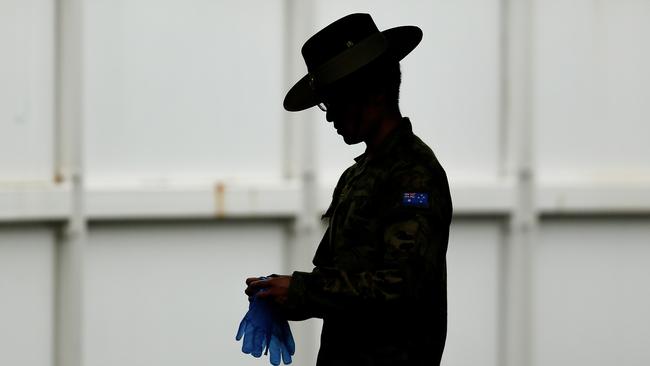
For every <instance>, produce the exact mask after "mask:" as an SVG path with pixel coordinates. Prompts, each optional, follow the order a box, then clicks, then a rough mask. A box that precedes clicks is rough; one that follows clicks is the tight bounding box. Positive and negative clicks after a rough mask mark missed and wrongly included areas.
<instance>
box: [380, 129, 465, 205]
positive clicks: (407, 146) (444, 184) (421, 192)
mask: <svg viewBox="0 0 650 366" xmlns="http://www.w3.org/2000/svg"><path fill="white" fill-rule="evenodd" d="M392 160H393V161H392V162H391V164H390V167H389V169H388V171H387V173H388V174H387V175H388V176H387V184H386V185H385V186H384V187H385V189H386V190H387V191H389V192H392V194H391V195H392V196H394V197H396V198H397V199H398V200H399V201H400V202H402V201H404V200H405V199H406V198H408V197H416V198H417V197H422V198H423V199H424V198H426V200H427V201H428V203H429V205H428V206H429V209H430V210H432V211H433V212H435V213H436V214H437V215H438V216H441V217H445V218H448V217H450V216H451V211H452V204H451V194H450V192H449V182H448V180H447V174H446V172H445V170H444V169H443V167H442V165H441V164H440V162H439V161H438V159H437V157H436V155H435V154H434V152H433V151H432V150H431V148H430V147H429V146H428V145H427V144H426V143H424V142H423V141H422V140H421V139H420V138H419V137H417V136H416V135H412V137H411V138H410V139H409V141H407V142H406V143H404V144H403V145H401V146H400V148H399V149H397V151H396V153H395V154H394V155H393V157H392Z"/></svg>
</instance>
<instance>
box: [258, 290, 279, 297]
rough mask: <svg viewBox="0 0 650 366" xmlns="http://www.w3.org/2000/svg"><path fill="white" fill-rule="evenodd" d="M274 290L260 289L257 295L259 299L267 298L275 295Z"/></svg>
mask: <svg viewBox="0 0 650 366" xmlns="http://www.w3.org/2000/svg"><path fill="white" fill-rule="evenodd" d="M273 294H274V293H273V290H268V291H260V292H258V293H257V294H256V295H255V297H256V298H258V299H266V298H269V297H273Z"/></svg>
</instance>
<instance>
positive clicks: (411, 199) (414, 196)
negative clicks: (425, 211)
mask: <svg viewBox="0 0 650 366" xmlns="http://www.w3.org/2000/svg"><path fill="white" fill-rule="evenodd" d="M402 205H404V206H408V207H424V208H428V207H429V194H428V193H416V192H409V193H403V194H402Z"/></svg>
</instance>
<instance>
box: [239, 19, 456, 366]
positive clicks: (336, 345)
mask: <svg viewBox="0 0 650 366" xmlns="http://www.w3.org/2000/svg"><path fill="white" fill-rule="evenodd" d="M421 38H422V32H421V30H420V29H419V28H418V27H415V26H403V27H397V28H392V29H388V30H385V31H383V32H380V31H379V30H378V29H377V27H376V26H375V24H374V22H373V20H372V18H371V17H370V15H368V14H352V15H349V16H346V17H344V18H342V19H339V20H338V21H336V22H334V23H332V24H330V25H329V26H327V27H326V28H324V29H323V30H321V31H320V32H318V33H316V34H315V35H314V36H313V37H311V38H310V39H309V40H308V41H307V42H306V43H305V45H304V46H303V48H302V54H303V56H304V58H305V62H306V64H307V68H308V70H309V73H308V74H307V75H306V76H305V77H303V78H302V79H301V80H300V81H298V83H296V85H294V86H293V87H292V88H291V90H290V91H289V92H288V93H287V95H286V98H285V100H284V108H285V109H287V110H288V111H300V110H304V109H306V108H309V107H313V106H316V105H318V106H319V107H320V108H321V109H322V110H323V111H325V112H327V120H328V121H329V122H334V127H335V128H336V130H337V132H338V133H339V134H340V135H341V136H343V139H344V141H345V142H346V143H347V144H350V145H351V144H357V143H359V142H364V143H365V144H366V150H365V152H364V153H363V154H362V155H361V156H359V157H357V158H355V161H356V163H355V164H354V165H352V166H351V167H349V168H348V169H346V170H345V172H343V174H342V175H341V178H340V179H339V181H338V184H337V185H336V188H335V189H334V195H333V197H332V203H331V204H330V206H329V208H328V209H327V211H326V212H325V214H324V215H323V217H324V218H327V219H328V220H329V227H328V228H327V231H326V232H325V235H324V236H323V239H322V240H321V242H320V245H319V247H318V249H317V251H316V255H315V257H314V260H313V263H314V265H315V268H314V269H313V271H312V272H308V273H307V272H294V273H293V274H292V275H291V276H275V277H273V278H271V279H268V280H265V281H260V280H258V278H249V279H247V280H246V283H247V284H248V288H247V289H246V292H247V293H248V294H254V293H255V292H256V291H257V290H259V289H260V288H265V289H266V291H264V292H259V293H258V296H259V297H265V298H267V299H271V300H272V301H273V303H274V304H276V305H277V306H278V308H279V309H280V310H281V311H282V312H283V313H284V314H285V315H286V317H287V319H289V320H304V319H307V318H312V317H316V318H322V319H323V330H322V335H321V347H320V351H319V353H318V361H317V365H319V366H326V365H336V366H343V365H355V366H361V365H391V366H395V365H437V364H439V363H440V358H441V356H442V351H443V348H444V344H445V338H446V330H447V288H446V260H445V255H446V251H447V241H448V237H449V225H450V222H451V214H452V205H451V198H450V195H449V186H448V183H447V177H446V174H445V171H444V170H443V168H442V167H441V166H440V164H439V163H438V161H437V159H436V157H435V155H434V154H433V152H432V151H431V149H430V148H429V147H428V146H427V145H426V144H425V143H424V142H422V140H420V139H419V138H418V137H417V136H415V135H414V134H413V132H412V130H411V122H410V121H409V119H408V118H405V117H402V115H401V113H400V110H399V106H398V98H399V86H400V82H401V73H400V67H399V61H400V60H401V59H402V58H404V56H406V55H407V54H408V53H409V52H411V51H412V50H413V49H414V48H415V47H416V46H417V45H418V43H419V42H420V40H421Z"/></svg>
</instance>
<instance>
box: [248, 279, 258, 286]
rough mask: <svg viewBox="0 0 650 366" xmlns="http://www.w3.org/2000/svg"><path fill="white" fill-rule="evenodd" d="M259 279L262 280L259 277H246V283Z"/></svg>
mask: <svg viewBox="0 0 650 366" xmlns="http://www.w3.org/2000/svg"><path fill="white" fill-rule="evenodd" d="M259 280H260V278H259V277H248V278H247V279H246V285H247V286H248V285H250V284H251V282H255V281H259Z"/></svg>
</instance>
